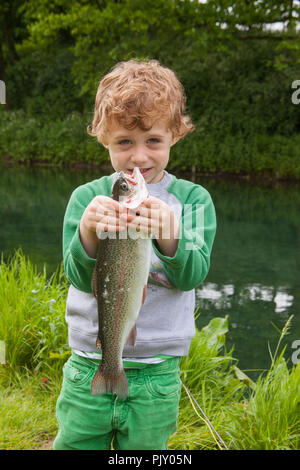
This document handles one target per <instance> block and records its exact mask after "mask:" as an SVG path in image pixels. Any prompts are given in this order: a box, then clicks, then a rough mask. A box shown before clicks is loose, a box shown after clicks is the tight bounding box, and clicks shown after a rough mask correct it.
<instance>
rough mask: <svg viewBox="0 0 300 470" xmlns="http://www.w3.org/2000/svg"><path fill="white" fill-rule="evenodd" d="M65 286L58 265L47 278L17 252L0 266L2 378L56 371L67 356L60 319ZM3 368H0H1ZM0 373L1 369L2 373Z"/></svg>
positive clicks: (65, 335)
mask: <svg viewBox="0 0 300 470" xmlns="http://www.w3.org/2000/svg"><path fill="white" fill-rule="evenodd" d="M67 288H68V283H67V280H66V278H65V276H64V273H63V268H62V266H60V267H59V268H58V269H57V271H56V272H55V273H54V274H53V275H52V276H51V277H50V278H47V273H46V270H45V269H44V271H43V272H42V273H40V272H37V268H36V267H35V266H33V265H32V264H31V262H30V261H29V260H28V259H26V257H25V256H24V255H23V254H22V252H21V251H20V250H19V251H17V252H16V253H15V255H14V256H12V257H11V258H10V259H9V260H8V261H7V262H5V261H4V259H3V257H2V259H1V264H0V340H2V341H4V343H5V349H6V365H5V367H4V369H6V371H7V372H9V374H6V377H10V378H13V377H14V375H15V372H16V371H17V370H18V371H19V370H26V369H30V370H33V371H35V372H36V371H38V370H39V369H40V370H41V371H45V370H49V368H50V369H52V368H54V369H56V370H58V369H59V367H60V365H61V364H60V363H59V362H60V361H57V359H56V358H57V357H61V358H62V359H63V358H64V357H65V356H67V355H68V354H69V351H68V348H67V342H66V338H67V328H66V323H65V319H64V311H65V299H66V293H67ZM2 369H3V367H2ZM2 373H3V370H2Z"/></svg>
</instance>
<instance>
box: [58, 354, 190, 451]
mask: <svg viewBox="0 0 300 470" xmlns="http://www.w3.org/2000/svg"><path fill="white" fill-rule="evenodd" d="M179 361H180V358H176V357H174V358H172V359H167V360H166V361H164V362H162V363H159V364H150V365H147V366H146V367H144V368H142V369H127V370H126V375H127V379H128V383H129V392H128V395H127V397H126V398H125V399H124V400H122V399H119V398H118V397H117V396H116V395H112V394H111V393H107V394H106V395H101V396H92V395H91V382H92V380H93V377H94V375H95V373H96V370H97V368H98V364H97V362H96V361H94V360H91V359H88V358H84V357H81V356H78V355H77V354H75V353H74V352H73V353H72V356H71V357H70V359H69V360H68V361H67V363H66V364H65V366H64V373H63V374H64V377H63V384H62V389H61V393H60V396H59V397H58V400H57V405H56V417H57V421H58V424H59V431H58V434H57V436H56V438H55V441H54V444H53V449H54V450H66V449H70V450H72V449H79V450H95V449H96V450H98V449H99V450H100V449H111V448H113V449H115V450H119V449H122V450H127V449H128V450H140V449H143V450H144V449H149V450H160V449H167V442H168V439H169V437H170V435H171V434H172V433H173V432H175V431H176V429H177V418H178V412H179V399H180V392H181V381H180V376H179V373H180V370H179Z"/></svg>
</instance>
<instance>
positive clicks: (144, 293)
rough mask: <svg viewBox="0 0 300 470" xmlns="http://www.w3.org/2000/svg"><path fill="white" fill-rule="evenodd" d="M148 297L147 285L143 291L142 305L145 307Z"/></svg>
mask: <svg viewBox="0 0 300 470" xmlns="http://www.w3.org/2000/svg"><path fill="white" fill-rule="evenodd" d="M146 295H147V284H145V285H144V289H143V297H142V305H144V303H145V300H146Z"/></svg>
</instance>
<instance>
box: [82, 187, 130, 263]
mask: <svg viewBox="0 0 300 470" xmlns="http://www.w3.org/2000/svg"><path fill="white" fill-rule="evenodd" d="M124 211H125V212H126V209H124V208H123V207H122V206H120V204H119V203H118V202H117V201H115V200H114V199H112V198H110V197H107V196H96V197H94V199H92V201H91V202H90V203H89V205H88V206H87V207H86V209H85V211H84V213H83V214H82V217H81V220H80V226H79V232H80V239H81V243H82V246H83V248H84V249H85V251H86V253H87V254H88V255H89V256H90V258H96V254H97V245H98V241H99V238H98V237H99V235H100V233H101V232H120V231H121V230H125V228H126V224H125V223H124V221H122V220H120V218H119V216H120V214H121V213H122V212H124ZM97 235H98V236H97Z"/></svg>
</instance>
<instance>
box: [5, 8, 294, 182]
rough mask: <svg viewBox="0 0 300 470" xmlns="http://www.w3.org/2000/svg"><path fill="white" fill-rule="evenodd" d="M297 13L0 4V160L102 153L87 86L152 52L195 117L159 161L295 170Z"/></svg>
mask: <svg viewBox="0 0 300 470" xmlns="http://www.w3.org/2000/svg"><path fill="white" fill-rule="evenodd" d="M299 12H300V2H299V1H295V0H294V1H291V0H285V1H275V0H258V1H256V2H249V1H248V0H238V1H237V0H236V1H229V0H207V1H206V2H204V3H202V2H199V1H193V0H163V1H162V0H143V1H141V0H76V1H72V2H71V1H69V0H54V1H52V2H46V1H45V0H27V1H26V0H13V1H3V2H1V6H0V26H1V27H0V79H2V80H4V81H5V83H6V90H7V104H6V105H5V106H3V105H2V106H1V107H0V155H1V158H2V160H5V161H7V160H13V161H22V162H26V163H29V164H30V163H33V162H36V161H38V162H42V163H53V164H59V165H66V164H67V165H70V164H72V165H73V164H76V163H79V162H80V163H82V162H83V163H88V164H100V165H101V164H103V163H105V162H109V159H108V155H107V153H106V151H105V149H104V148H102V146H100V145H99V144H97V143H96V142H95V141H94V140H93V139H92V138H91V137H90V136H88V135H87V133H86V127H87V125H88V124H89V123H90V122H91V119H92V115H93V106H94V97H95V93H96V90H97V86H98V83H99V81H100V79H101V78H102V76H103V75H104V74H105V73H106V72H108V71H109V70H110V68H111V67H112V66H113V65H114V64H115V63H116V62H118V61H121V60H127V59H130V58H154V59H158V60H159V61H161V63H162V64H164V65H166V66H168V67H171V68H172V69H173V70H174V71H175V72H176V74H177V76H178V77H179V79H180V80H181V81H182V83H183V85H184V87H185V90H186V95H187V110H188V112H189V113H190V114H191V116H192V119H193V121H194V123H195V125H196V130H195V132H194V133H192V134H191V135H189V136H188V137H186V138H185V139H184V140H182V141H181V142H179V143H178V144H177V145H176V146H175V147H174V151H173V156H172V159H171V161H170V168H172V169H180V170H183V171H184V170H190V169H191V168H192V167H193V166H194V167H195V168H196V170H197V171H206V172H221V173H224V172H227V173H246V174H253V173H255V174H261V173H262V174H264V175H272V176H274V177H277V178H282V177H290V178H296V179H299V178H300V158H299V150H298V149H299V143H300V137H299V127H300V105H296V104H293V102H292V94H293V92H295V89H293V88H292V83H293V82H294V81H295V80H298V79H300V39H299V38H300V35H299V32H298V29H297V26H298V19H299ZM278 22H280V24H281V29H280V30H274V29H273V28H271V27H272V26H273V25H276V24H277V23H278Z"/></svg>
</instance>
